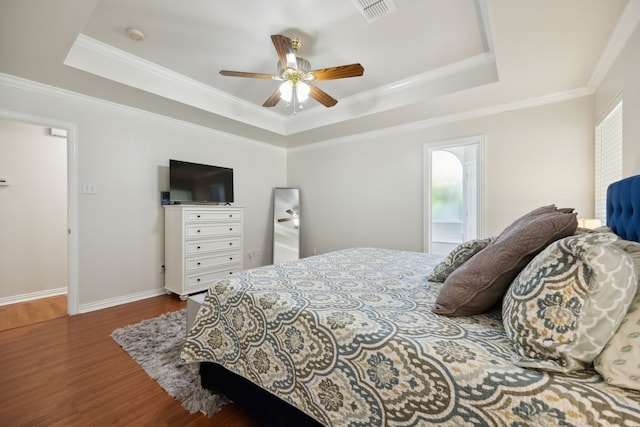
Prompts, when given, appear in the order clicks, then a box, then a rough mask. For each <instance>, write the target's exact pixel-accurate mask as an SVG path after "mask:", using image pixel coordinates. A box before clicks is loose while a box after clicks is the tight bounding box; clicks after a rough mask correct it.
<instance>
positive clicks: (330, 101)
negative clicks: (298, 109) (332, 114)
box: [309, 85, 338, 108]
mask: <svg viewBox="0 0 640 427" xmlns="http://www.w3.org/2000/svg"><path fill="white" fill-rule="evenodd" d="M309 88H310V89H311V91H310V92H309V96H310V97H312V98H313V99H315V100H316V101H318V102H319V103H320V104H322V105H324V106H325V107H327V108H328V107H333V106H334V105H336V104H337V103H338V100H337V99H335V98H333V97H331V95H329V94H328V93H327V92H325V91H323V90H322V89H319V88H318V87H317V86H314V85H309Z"/></svg>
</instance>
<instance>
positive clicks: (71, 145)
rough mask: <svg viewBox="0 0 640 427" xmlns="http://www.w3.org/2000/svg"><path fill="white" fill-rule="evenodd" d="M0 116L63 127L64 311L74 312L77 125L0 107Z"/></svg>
mask: <svg viewBox="0 0 640 427" xmlns="http://www.w3.org/2000/svg"><path fill="white" fill-rule="evenodd" d="M0 118H3V119H10V120H15V121H19V122H24V123H30V124H33V125H37V126H44V127H54V128H58V129H66V130H67V268H68V271H67V274H68V276H69V277H68V282H67V312H68V313H69V314H70V315H73V314H77V313H78V306H79V302H78V294H79V292H78V291H79V289H78V287H79V268H78V259H79V252H78V247H79V229H80V227H79V223H78V191H76V190H77V189H78V126H77V125H76V124H74V123H69V122H63V121H60V120H57V119H52V118H50V117H40V116H35V115H31V114H24V113H19V112H15V111H8V110H0Z"/></svg>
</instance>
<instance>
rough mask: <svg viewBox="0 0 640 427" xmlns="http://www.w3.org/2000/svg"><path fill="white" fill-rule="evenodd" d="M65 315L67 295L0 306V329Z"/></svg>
mask: <svg viewBox="0 0 640 427" xmlns="http://www.w3.org/2000/svg"><path fill="white" fill-rule="evenodd" d="M66 315H67V296H66V295H58V296H54V297H47V298H40V299H37V300H33V301H25V302H19V303H16V304H8V305H3V306H0V331H4V330H6V329H12V328H17V327H20V326H25V325H31V324H33V323H38V322H44V321H46V320H51V319H57V318H59V317H64V316H66Z"/></svg>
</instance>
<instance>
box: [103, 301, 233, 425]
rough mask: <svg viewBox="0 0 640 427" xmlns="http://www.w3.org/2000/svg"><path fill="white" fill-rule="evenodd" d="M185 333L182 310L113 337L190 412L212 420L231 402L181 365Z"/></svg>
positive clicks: (117, 333) (125, 329) (185, 324)
mask: <svg viewBox="0 0 640 427" xmlns="http://www.w3.org/2000/svg"><path fill="white" fill-rule="evenodd" d="M186 329H187V320H186V309H182V310H179V311H175V312H170V313H165V314H163V315H161V316H158V317H156V318H153V319H148V320H143V321H142V322H140V323H136V324H134V325H129V326H125V327H124V328H120V329H116V330H115V331H113V333H112V334H111V337H112V338H113V339H114V341H115V342H117V343H118V344H119V345H120V347H122V348H123V349H124V350H125V351H126V352H127V353H128V354H129V356H131V358H132V359H133V360H135V361H136V362H137V363H138V364H139V365H140V366H141V367H142V368H143V369H144V370H145V372H146V373H147V374H148V375H149V376H150V377H151V378H153V379H154V380H155V381H157V382H158V384H160V386H161V387H162V388H163V389H164V390H165V391H166V392H167V393H168V394H169V395H170V396H172V397H173V398H175V399H177V400H178V401H180V402H181V403H182V406H183V407H184V408H185V409H186V410H187V411H189V412H190V413H192V414H193V413H196V412H202V413H204V414H206V415H207V416H211V415H213V414H215V413H216V412H218V411H219V410H220V409H221V408H222V406H223V405H225V404H226V403H229V399H227V397H226V396H224V395H223V394H216V393H212V392H210V391H209V390H205V389H203V388H202V386H201V385H200V377H199V375H198V373H197V371H194V370H193V369H192V368H191V367H190V366H188V365H184V364H181V363H180V352H181V351H182V346H183V345H184V342H185V339H186Z"/></svg>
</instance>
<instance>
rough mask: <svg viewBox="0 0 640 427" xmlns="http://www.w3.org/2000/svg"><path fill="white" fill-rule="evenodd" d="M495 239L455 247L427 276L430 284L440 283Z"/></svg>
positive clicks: (475, 240)
mask: <svg viewBox="0 0 640 427" xmlns="http://www.w3.org/2000/svg"><path fill="white" fill-rule="evenodd" d="M494 238H495V237H487V238H486V239H474V240H469V241H468V242H464V243H462V244H460V245H459V246H458V247H456V248H455V249H454V250H452V251H451V253H449V255H447V257H446V258H445V259H444V260H443V261H442V262H440V263H439V264H438V265H436V266H435V267H434V268H433V272H432V273H431V274H430V275H429V280H430V281H431V282H437V283H442V282H444V281H445V280H446V278H447V277H449V275H450V274H451V273H453V271H454V270H455V269H456V268H458V267H460V266H461V265H462V264H464V263H465V262H467V261H468V260H469V259H471V257H472V256H474V255H475V254H477V253H478V252H480V251H481V250H483V249H484V248H486V247H487V245H488V244H489V243H491V242H492V241H493V239H494Z"/></svg>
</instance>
